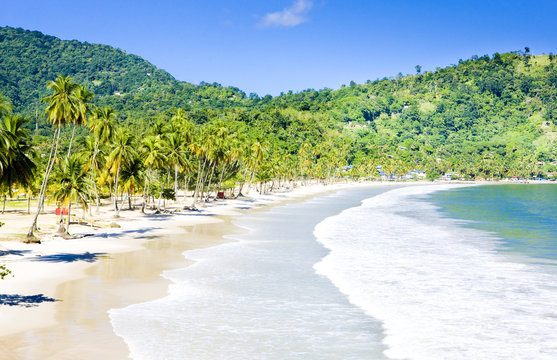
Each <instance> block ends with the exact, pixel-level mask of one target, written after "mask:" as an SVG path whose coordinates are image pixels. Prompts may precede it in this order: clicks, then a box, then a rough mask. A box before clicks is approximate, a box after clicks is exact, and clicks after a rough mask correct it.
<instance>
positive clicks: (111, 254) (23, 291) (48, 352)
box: [0, 183, 385, 359]
mask: <svg viewBox="0 0 557 360" xmlns="http://www.w3.org/2000/svg"><path fill="white" fill-rule="evenodd" d="M382 185H385V183H382ZM349 186H350V187H352V186H359V184H354V183H351V184H335V185H326V186H324V185H322V184H318V185H311V186H303V187H297V188H295V189H294V190H287V191H282V192H276V193H272V194H266V195H259V194H257V193H256V192H255V191H252V192H251V193H250V194H249V196H247V197H243V198H239V199H226V200H217V201H212V202H210V203H207V205H206V206H205V207H203V208H200V209H199V211H194V212H192V211H187V210H182V211H180V212H176V213H174V214H167V213H165V214H159V215H155V214H141V212H140V211H139V210H135V211H126V210H122V211H121V212H120V217H119V218H113V212H112V210H111V207H110V205H105V206H103V207H102V208H101V211H100V213H99V214H100V215H97V216H95V218H96V224H97V225H103V227H90V226H86V225H77V224H76V225H73V224H72V225H71V227H70V233H71V234H72V235H84V236H83V237H81V238H76V239H70V240H66V239H63V238H61V237H57V236H55V235H54V232H55V229H56V226H55V224H56V221H57V218H56V216H55V215H54V213H53V211H54V209H48V208H47V213H51V214H45V215H41V216H40V218H39V227H40V228H41V229H42V231H43V232H42V233H40V236H41V239H42V242H41V244H24V243H23V242H21V241H20V240H21V236H19V237H17V236H15V235H13V234H24V233H25V231H26V229H27V226H28V225H29V223H30V221H31V217H30V215H23V214H20V213H6V214H5V215H4V216H3V217H2V220H3V221H4V222H5V223H6V225H5V226H4V227H3V228H2V230H1V233H0V234H1V235H0V253H1V254H2V256H1V257H0V263H1V264H5V265H7V267H8V268H9V269H10V270H11V271H12V274H11V275H10V276H8V277H6V278H5V280H3V281H0V296H1V297H2V301H1V303H0V323H1V324H2V325H3V326H2V327H0V355H1V356H0V357H1V358H3V359H4V358H6V359H12V358H13V359H35V358H41V359H66V358H67V359H75V358H76V356H79V358H81V359H86V358H87V359H88V358H90V359H98V358H99V357H104V358H106V354H111V355H110V356H111V357H110V358H114V359H125V358H127V355H128V350H127V346H126V344H125V343H124V342H123V341H122V340H121V339H120V338H119V337H117V336H116V335H115V334H114V332H113V331H112V328H111V326H110V323H109V318H108V314H107V311H108V310H109V309H110V308H113V307H122V306H127V305H130V304H133V303H137V302H141V301H147V300H152V299H156V298H160V297H163V296H165V294H166V293H167V287H168V281H166V280H165V279H163V278H162V277H161V276H160V274H161V273H162V271H164V270H167V269H172V268H176V267H185V266H187V265H188V262H187V260H186V259H184V257H183V255H182V252H183V251H185V250H188V249H194V248H201V247H207V246H212V245H216V244H219V243H222V242H224V241H226V240H225V239H223V238H222V233H221V234H220V235H219V233H218V231H217V230H218V229H219V227H217V226H212V227H208V229H213V231H207V235H206V236H203V237H196V238H195V239H191V238H189V239H186V240H184V239H182V240H171V239H175V238H176V236H173V237H172V236H169V235H172V234H174V235H175V234H185V233H187V231H188V230H187V228H188V227H191V226H198V225H203V224H211V223H213V224H216V223H219V224H224V219H225V218H226V216H235V215H241V213H242V211H245V210H247V209H251V208H254V207H258V206H265V205H273V204H280V203H283V202H287V201H291V200H294V199H297V198H304V197H311V196H313V195H317V194H322V193H325V192H332V191H335V190H339V189H341V188H345V187H349ZM366 186H369V184H366ZM178 208H179V205H178V204H176V206H172V204H170V206H168V209H174V210H175V209H178ZM150 212H151V213H152V211H150ZM112 223H116V224H118V226H120V227H108V225H109V224H112ZM220 230H221V231H222V230H223V229H220ZM88 279H89V284H88ZM91 282H93V283H94V284H92V285H91ZM68 324H71V326H70V325H68ZM99 342H102V344H103V346H102V347H99Z"/></svg>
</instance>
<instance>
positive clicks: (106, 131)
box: [89, 107, 117, 212]
mask: <svg viewBox="0 0 557 360" xmlns="http://www.w3.org/2000/svg"><path fill="white" fill-rule="evenodd" d="M116 128H117V122H116V113H115V112H114V110H112V109H111V108H110V107H105V108H104V109H95V111H94V112H93V119H92V121H91V126H90V131H89V134H90V135H91V136H93V138H94V145H93V153H92V154H91V155H92V156H91V157H90V159H91V162H90V166H89V169H90V170H91V178H92V180H93V181H92V182H93V188H94V191H95V199H96V204H97V212H98V211H99V207H100V200H99V192H98V190H97V183H96V181H94V179H95V178H96V176H97V171H98V170H99V169H100V166H99V165H100V164H99V161H98V159H99V152H100V146H101V145H105V144H108V143H109V142H110V141H112V139H113V138H114V134H115V132H116Z"/></svg>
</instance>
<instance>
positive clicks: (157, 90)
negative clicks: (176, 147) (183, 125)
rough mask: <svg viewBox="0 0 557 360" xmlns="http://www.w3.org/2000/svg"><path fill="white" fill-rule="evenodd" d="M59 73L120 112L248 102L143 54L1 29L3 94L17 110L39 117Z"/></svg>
mask: <svg viewBox="0 0 557 360" xmlns="http://www.w3.org/2000/svg"><path fill="white" fill-rule="evenodd" d="M58 75H64V76H68V75H70V76H72V77H73V78H74V80H75V81H76V82H78V83H80V84H83V85H85V86H86V87H87V88H88V89H89V90H90V91H92V92H94V93H95V102H97V103H101V104H103V105H111V106H112V107H114V108H115V109H116V110H119V111H128V110H143V111H150V112H153V111H155V110H157V109H159V108H161V107H163V108H170V107H185V106H187V104H191V103H192V102H196V103H199V104H202V105H207V106H210V107H219V106H220V107H222V106H227V105H230V104H232V103H234V101H235V100H236V99H238V100H241V99H243V98H245V94H244V93H243V92H241V91H239V89H234V88H222V87H221V86H219V85H218V84H204V85H203V86H194V85H192V84H188V83H184V82H179V81H177V80H175V79H174V78H173V77H172V75H170V74H168V73H167V72H166V71H164V70H160V69H157V68H156V67H155V66H154V65H152V64H150V63H149V62H147V61H145V60H144V59H142V58H140V57H139V56H136V55H131V54H127V53H126V52H125V51H123V50H119V49H115V48H113V47H110V46H107V45H97V44H89V43H87V42H79V41H76V40H71V41H66V40H60V39H58V38H56V37H54V36H48V35H44V34H42V33H40V32H38V31H28V30H23V29H19V28H18V29H15V28H11V27H0V93H1V94H3V95H4V96H5V97H7V98H9V99H10V100H11V102H12V104H13V105H14V110H15V111H16V112H21V113H24V114H27V115H31V114H33V115H34V114H35V110H36V107H37V103H38V100H39V99H40V98H42V97H45V96H47V95H48V94H49V92H48V90H47V89H46V86H45V85H46V83H47V82H48V81H51V80H54V79H55V78H56V77H57V76H58ZM126 103H131V104H128V105H126ZM39 108H41V109H43V108H44V105H40V104H39Z"/></svg>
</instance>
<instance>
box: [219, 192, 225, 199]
mask: <svg viewBox="0 0 557 360" xmlns="http://www.w3.org/2000/svg"><path fill="white" fill-rule="evenodd" d="M217 199H224V191H219V192H217Z"/></svg>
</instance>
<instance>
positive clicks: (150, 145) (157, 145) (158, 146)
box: [141, 135, 167, 211]
mask: <svg viewBox="0 0 557 360" xmlns="http://www.w3.org/2000/svg"><path fill="white" fill-rule="evenodd" d="M141 152H142V153H143V155H144V159H143V165H145V166H146V167H147V189H144V192H143V205H142V207H141V210H142V211H144V209H145V207H146V206H147V198H148V197H149V190H150V189H149V187H150V184H151V171H152V169H153V168H155V169H158V168H161V167H162V166H163V165H164V164H165V163H166V161H167V158H166V155H165V153H164V149H163V144H162V140H161V138H160V137H157V136H153V135H150V136H147V137H145V138H144V139H143V140H142V142H141Z"/></svg>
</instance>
